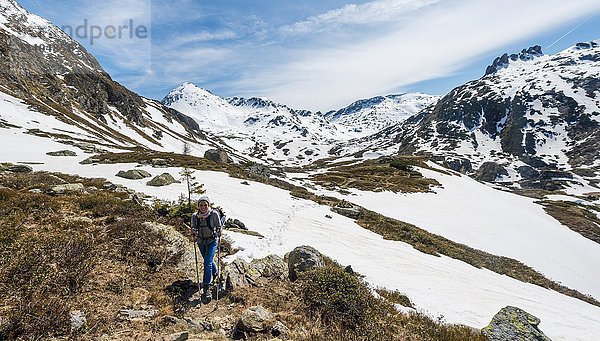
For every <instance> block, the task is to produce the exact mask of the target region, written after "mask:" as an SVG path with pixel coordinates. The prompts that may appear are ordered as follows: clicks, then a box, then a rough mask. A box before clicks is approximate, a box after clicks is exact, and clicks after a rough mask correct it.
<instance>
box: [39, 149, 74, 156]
mask: <svg viewBox="0 0 600 341" xmlns="http://www.w3.org/2000/svg"><path fill="white" fill-rule="evenodd" d="M46 155H50V156H77V153H75V152H74V151H71V150H58V151H55V152H47V153H46Z"/></svg>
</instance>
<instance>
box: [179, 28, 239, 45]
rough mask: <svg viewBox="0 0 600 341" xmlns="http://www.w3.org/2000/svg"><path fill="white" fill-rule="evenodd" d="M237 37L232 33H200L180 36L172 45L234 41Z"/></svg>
mask: <svg viewBox="0 0 600 341" xmlns="http://www.w3.org/2000/svg"><path fill="white" fill-rule="evenodd" d="M236 37H237V35H236V33H235V32H233V31H217V32H209V31H200V32H196V33H192V34H184V35H180V36H178V37H177V38H175V39H174V41H173V42H172V45H175V46H180V45H185V44H191V43H199V42H207V41H211V40H228V39H234V38H236Z"/></svg>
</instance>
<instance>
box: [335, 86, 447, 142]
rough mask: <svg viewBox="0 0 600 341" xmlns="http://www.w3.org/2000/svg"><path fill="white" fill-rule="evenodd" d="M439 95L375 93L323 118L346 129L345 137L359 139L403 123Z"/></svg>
mask: <svg viewBox="0 0 600 341" xmlns="http://www.w3.org/2000/svg"><path fill="white" fill-rule="evenodd" d="M440 98H441V97H440V96H433V95H426V94H421V93H408V94H400V95H387V96H378V97H373V98H369V99H362V100H358V101H356V102H354V103H352V104H350V105H349V106H347V107H345V108H342V109H339V110H334V111H330V112H328V113H326V114H325V117H326V118H327V119H328V120H330V121H331V122H333V123H335V124H336V125H337V126H338V127H342V128H346V131H347V135H346V136H349V137H352V138H359V137H363V136H367V135H371V134H374V133H376V132H378V131H380V130H382V129H383V128H385V127H387V126H390V125H393V124H398V123H400V122H403V121H404V120H406V119H407V118H409V117H410V116H413V115H415V114H417V113H419V112H420V111H422V110H423V109H425V108H427V107H429V106H431V105H433V104H435V103H436V102H437V101H438V100H439V99H440Z"/></svg>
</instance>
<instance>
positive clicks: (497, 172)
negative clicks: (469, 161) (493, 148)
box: [475, 162, 508, 182]
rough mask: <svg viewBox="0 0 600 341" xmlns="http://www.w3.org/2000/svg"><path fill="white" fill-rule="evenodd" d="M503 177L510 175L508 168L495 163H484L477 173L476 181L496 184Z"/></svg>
mask: <svg viewBox="0 0 600 341" xmlns="http://www.w3.org/2000/svg"><path fill="white" fill-rule="evenodd" d="M501 175H508V171H507V170H506V168H504V167H502V166H500V165H499V164H497V163H495V162H484V163H483V164H482V165H481V167H479V169H478V170H477V173H475V179H476V180H479V181H485V182H494V181H496V179H497V178H498V177H499V176H501Z"/></svg>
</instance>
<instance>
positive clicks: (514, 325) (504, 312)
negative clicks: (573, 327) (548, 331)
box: [481, 306, 550, 341]
mask: <svg viewBox="0 0 600 341" xmlns="http://www.w3.org/2000/svg"><path fill="white" fill-rule="evenodd" d="M539 324H540V319H539V318H537V317H535V316H533V315H531V314H529V313H528V312H526V311H524V310H522V309H519V308H517V307H511V306H507V307H505V308H502V309H501V310H500V311H499V312H498V313H497V314H496V315H495V316H494V317H493V318H492V321H491V322H490V324H489V325H488V326H487V327H484V328H483V329H482V330H481V331H482V333H483V334H484V335H485V336H487V337H488V339H489V340H490V341H508V340H524V341H550V339H549V338H548V337H547V336H546V335H544V333H543V332H542V331H541V330H539V328H538V325H539Z"/></svg>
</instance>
